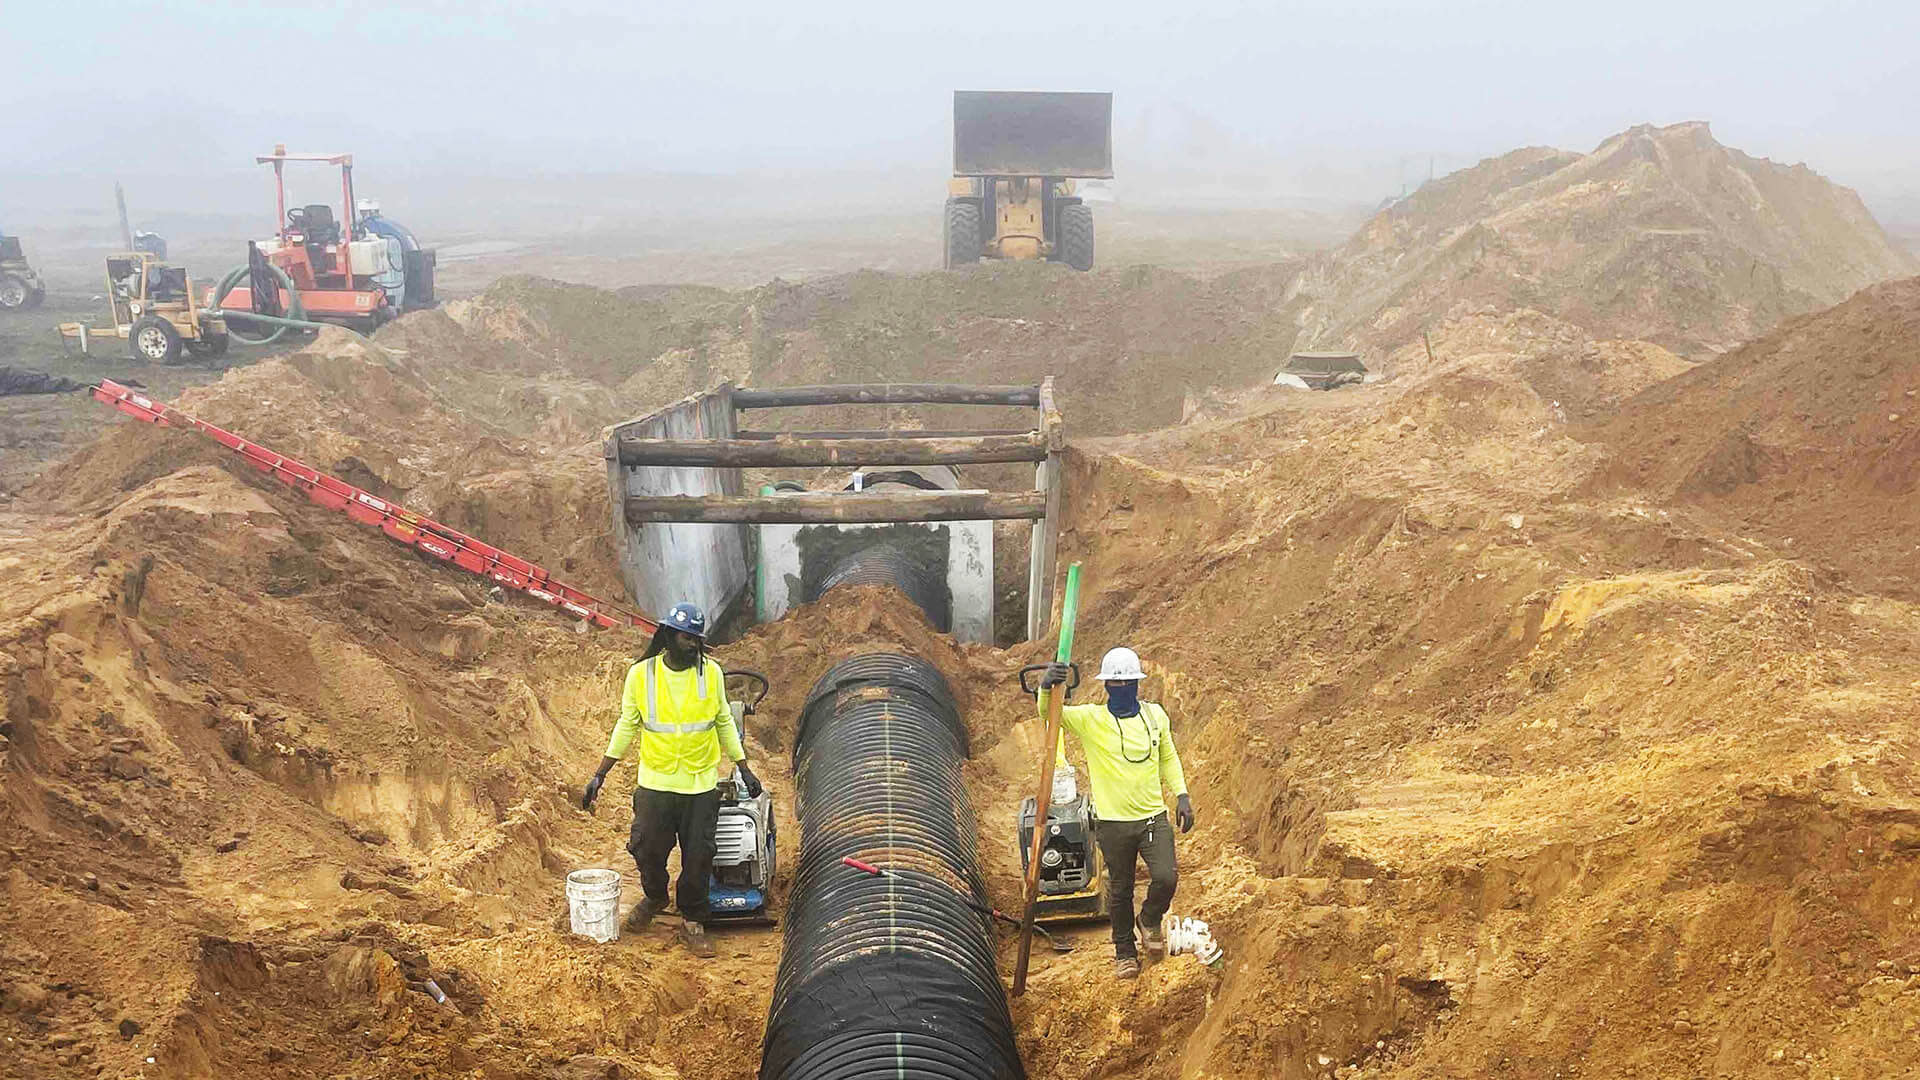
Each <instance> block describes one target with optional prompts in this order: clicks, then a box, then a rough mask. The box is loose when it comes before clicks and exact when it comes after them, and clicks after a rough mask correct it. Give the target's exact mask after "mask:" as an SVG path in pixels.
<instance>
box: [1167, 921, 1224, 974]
mask: <svg viewBox="0 0 1920 1080" xmlns="http://www.w3.org/2000/svg"><path fill="white" fill-rule="evenodd" d="M1160 933H1161V934H1162V935H1163V936H1164V937H1165V938H1166V941H1167V955H1168V956H1178V955H1180V954H1181V953H1186V954H1188V955H1189V956H1192V957H1193V958H1194V959H1196V960H1198V961H1200V962H1201V963H1203V964H1205V965H1207V966H1208V967H1210V968H1217V967H1219V966H1220V965H1221V964H1222V963H1223V962H1224V961H1225V960H1226V954H1225V953H1223V952H1221V950H1220V946H1219V944H1218V943H1217V942H1215V941H1214V940H1213V932H1212V931H1211V930H1208V929H1207V924H1206V923H1204V922H1202V921H1201V920H1199V919H1193V918H1186V919H1183V918H1180V917H1179V916H1177V915H1172V914H1169V915H1168V916H1167V917H1166V918H1165V919H1162V920H1161V921H1160Z"/></svg>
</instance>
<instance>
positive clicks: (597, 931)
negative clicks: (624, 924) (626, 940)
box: [567, 869, 620, 943]
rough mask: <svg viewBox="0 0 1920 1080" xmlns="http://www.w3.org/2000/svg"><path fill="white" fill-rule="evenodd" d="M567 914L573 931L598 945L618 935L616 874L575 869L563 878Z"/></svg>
mask: <svg viewBox="0 0 1920 1080" xmlns="http://www.w3.org/2000/svg"><path fill="white" fill-rule="evenodd" d="M567 914H568V916H569V917H570V918H571V919H572V921H573V932H574V933H576V934H579V935H580V936H581V937H588V938H592V939H593V940H595V941H598V942H602V943H605V942H608V941H612V940H613V939H614V938H617V937H619V936H620V875H619V874H618V873H616V872H615V871H612V870H600V869H591V870H575V871H574V872H573V873H571V874H568V875H567Z"/></svg>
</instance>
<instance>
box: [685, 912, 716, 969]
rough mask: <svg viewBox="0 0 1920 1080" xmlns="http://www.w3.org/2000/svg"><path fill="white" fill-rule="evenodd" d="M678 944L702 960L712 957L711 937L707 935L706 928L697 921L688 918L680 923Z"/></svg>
mask: <svg viewBox="0 0 1920 1080" xmlns="http://www.w3.org/2000/svg"><path fill="white" fill-rule="evenodd" d="M680 944H682V945H685V946H686V947H687V951H688V952H690V953H692V954H693V955H695V956H697V957H699V958H700V959H702V960H710V959H712V958H713V939H712V938H710V937H708V936H707V928H706V927H704V926H701V925H700V924H699V923H697V922H694V921H692V920H688V921H686V922H683V923H681V924H680Z"/></svg>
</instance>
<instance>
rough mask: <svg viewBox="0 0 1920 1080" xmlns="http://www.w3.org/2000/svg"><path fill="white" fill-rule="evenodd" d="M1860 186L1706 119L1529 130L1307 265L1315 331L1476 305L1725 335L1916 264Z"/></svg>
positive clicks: (1382, 334)
mask: <svg viewBox="0 0 1920 1080" xmlns="http://www.w3.org/2000/svg"><path fill="white" fill-rule="evenodd" d="M1916 269H1920V266H1917V265H1916V263H1915V261H1914V259H1913V257H1912V255H1911V254H1910V253H1909V252H1907V251H1905V250H1903V249H1901V248H1900V247H1898V246H1897V245H1895V244H1894V243H1893V242H1892V241H1891V240H1890V239H1889V238H1888V237H1887V235H1886V233H1885V232H1884V231H1883V230H1882V229H1881V228H1880V226H1879V224H1878V223H1876V222H1875V221H1874V220H1873V217H1872V216H1871V215H1870V214H1869V213H1868V212H1867V210H1866V207H1865V206H1864V205H1862V204H1861V202H1860V200H1859V198H1858V196H1856V195H1855V194H1854V193H1853V192H1852V191H1849V190H1847V189H1845V188H1841V187H1838V186H1836V185H1834V184H1832V183H1831V182H1829V181H1827V180H1826V179H1824V178H1823V177H1821V176H1819V175H1818V174H1816V173H1814V172H1813V171H1811V170H1809V169H1807V168H1806V167H1805V166H1800V165H1796V166H1784V165H1779V164H1776V163H1774V162H1771V161H1767V160H1765V159H1762V158H1753V157H1749V156H1748V155H1746V154H1743V153H1741V152H1740V151H1738V150H1734V149H1731V148H1729V147H1725V146H1722V145H1720V144H1719V143H1718V142H1716V141H1714V139H1713V136H1712V134H1711V133H1710V132H1709V131H1708V129H1707V125H1705V124H1703V123H1687V124H1676V125H1673V126H1671V127H1664V128H1655V127H1648V126H1641V127H1636V128H1633V129H1631V130H1629V131H1625V132H1622V133H1620V134H1619V135H1615V136H1613V137H1612V138H1610V139H1608V140H1606V141H1605V142H1603V143H1601V144H1600V146H1599V147H1597V148H1596V149H1595V150H1594V151H1593V152H1592V153H1590V154H1572V153H1568V152H1565V151H1559V150H1547V149H1539V148H1531V149H1525V150H1516V151H1514V152H1513V153H1510V154H1507V155H1505V156H1503V157H1499V158H1494V159H1491V160H1489V161H1486V162H1483V163H1481V164H1480V165H1478V166H1476V167H1474V168H1471V169H1467V170H1464V171H1462V172H1458V173H1455V174H1453V175H1451V176H1448V177H1445V178H1443V179H1441V180H1437V181H1434V182H1433V183H1430V184H1427V185H1425V186H1424V187H1422V188H1421V189H1420V190H1419V191H1417V192H1415V193H1414V194H1412V195H1410V196H1408V197H1407V198H1405V199H1402V200H1400V201H1399V202H1397V203H1395V204H1393V205H1392V206H1390V207H1388V208H1387V209H1386V210H1383V211H1381V212H1380V214H1379V215H1378V216H1376V217H1375V218H1374V220H1373V221H1372V222H1370V223H1369V224H1368V225H1366V226H1365V227H1363V228H1362V229H1361V230H1360V231H1359V232H1358V233H1357V234H1355V236H1354V238H1353V239H1352V240H1350V241H1349V242H1348V243H1347V244H1346V245H1345V246H1344V247H1341V248H1339V249H1337V250H1335V251H1333V252H1331V253H1329V254H1327V255H1325V256H1322V257H1318V258H1317V259H1316V260H1315V261H1314V262H1313V264H1312V265H1311V266H1310V267H1309V268H1308V269H1307V271H1306V272H1305V273H1304V275H1303V276H1302V279H1301V285H1300V288H1301V291H1302V292H1303V293H1304V294H1305V295H1306V296H1307V297H1308V298H1310V303H1309V304H1308V306H1307V308H1306V310H1305V311H1304V312H1303V313H1302V316H1301V327H1302V336H1303V340H1305V341H1307V342H1309V343H1314V344H1317V345H1324V346H1329V347H1330V346H1332V345H1333V344H1335V343H1342V344H1345V345H1348V346H1351V347H1362V348H1367V349H1369V350H1374V351H1380V352H1384V351H1391V350H1393V349H1396V348H1399V347H1400V346H1402V345H1405V344H1407V343H1409V342H1411V341H1414V340H1417V339H1418V337H1419V334H1420V331H1421V329H1422V328H1423V327H1431V326H1433V325H1435V324H1437V323H1439V322H1441V321H1443V320H1445V319H1447V318H1449V317H1451V316H1453V315H1455V314H1457V313H1458V309H1459V308H1460V307H1461V306H1462V305H1465V306H1467V307H1476V306H1478V307H1491V308H1493V309H1494V310H1496V311H1507V310H1511V309H1516V308H1533V309H1536V310H1539V311H1542V312H1546V313H1547V314H1549V315H1552V316H1555V317H1556V318H1560V319H1564V320H1567V321H1569V322H1572V323H1574V324H1576V325H1578V326H1580V327H1582V328H1583V329H1584V330H1585V331H1586V332H1587V333H1588V334H1590V335H1592V336H1594V337H1597V338H1630V339H1644V340H1648V341H1653V342H1656V343H1658V344H1660V345H1662V346H1664V347H1666V348H1669V349H1672V350H1675V351H1677V352H1680V353H1685V354H1692V353H1705V352H1717V351H1722V350H1725V349H1728V348H1731V347H1732V346H1734V345H1735V344H1737V343H1739V342H1741V341H1745V340H1747V339H1749V338H1751V337H1754V336H1755V335H1757V334H1759V333H1761V332H1764V331H1765V330H1767V329H1769V328H1770V327H1772V326H1773V325H1775V324H1776V323H1778V322H1780V321H1781V320H1782V319H1785V318H1788V317H1791V316H1794V315H1799V314H1803V313H1805V312H1808V311H1812V310H1815V309H1817V308H1821V307H1824V306H1826V305H1829V304H1833V303H1837V302H1839V301H1840V300H1842V299H1844V298H1845V297H1847V296H1849V295H1851V294H1852V293H1853V292H1855V291H1856V290H1858V289H1861V288H1864V287H1865V286H1867V285H1871V284H1873V283H1874V282H1876V281H1882V280H1885V279H1887V278H1891V277H1897V276H1901V275H1903V274H1910V273H1913V272H1914V271H1915V270H1916Z"/></svg>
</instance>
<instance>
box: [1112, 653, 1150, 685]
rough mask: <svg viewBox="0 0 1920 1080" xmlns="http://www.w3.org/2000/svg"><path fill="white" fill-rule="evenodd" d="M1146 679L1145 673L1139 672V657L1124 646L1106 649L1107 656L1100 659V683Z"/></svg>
mask: <svg viewBox="0 0 1920 1080" xmlns="http://www.w3.org/2000/svg"><path fill="white" fill-rule="evenodd" d="M1146 677H1147V675H1146V672H1144V671H1141V670H1140V657H1139V655H1138V654H1136V653H1135V652H1134V651H1133V650H1132V649H1129V648H1127V647H1125V646H1121V647H1120V648H1118V649H1108V650H1107V655H1105V656H1103V657H1101V658H1100V681H1101V682H1127V681H1130V680H1136V679H1144V678H1146Z"/></svg>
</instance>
